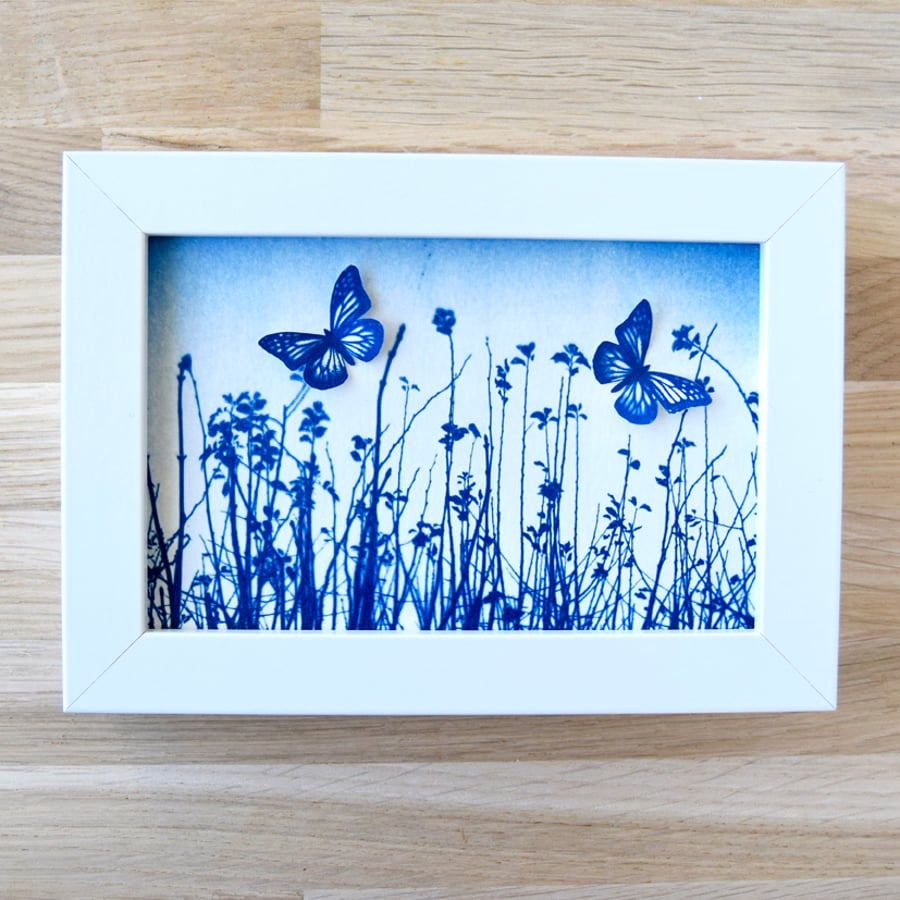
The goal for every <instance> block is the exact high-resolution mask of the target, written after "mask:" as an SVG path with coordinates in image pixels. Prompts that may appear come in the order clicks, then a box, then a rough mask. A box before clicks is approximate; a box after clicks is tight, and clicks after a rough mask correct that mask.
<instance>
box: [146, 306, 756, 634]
mask: <svg viewBox="0 0 900 900" xmlns="http://www.w3.org/2000/svg"><path fill="white" fill-rule="evenodd" d="M432 324H433V327H434V328H435V329H436V331H437V333H438V334H439V335H440V336H441V337H442V338H446V362H445V364H446V377H445V379H444V381H443V383H442V384H441V385H440V386H439V387H438V388H437V389H435V390H432V391H431V393H428V394H427V395H426V394H425V393H423V391H421V390H420V388H419V386H418V385H417V384H415V383H413V382H412V381H410V379H409V378H407V377H406V376H400V377H393V378H392V377H391V371H392V366H393V364H394V362H395V360H396V359H397V358H398V356H399V355H400V352H401V345H402V341H403V337H404V332H405V328H404V327H402V326H401V328H400V329H399V331H398V333H397V335H396V338H395V340H394V342H393V345H392V346H391V348H390V350H389V351H388V353H387V354H386V356H385V358H384V365H383V370H382V374H381V377H380V380H379V382H378V388H377V396H376V397H375V399H374V401H373V403H372V408H371V412H370V413H369V415H371V422H370V425H371V431H370V432H369V433H368V434H365V433H363V434H356V435H355V436H354V437H353V438H352V442H351V445H350V446H349V447H345V448H336V447H334V446H332V444H331V442H330V440H329V424H330V419H329V414H328V412H327V407H326V404H327V400H328V394H327V393H325V392H322V393H319V392H315V393H314V397H311V396H310V394H311V392H310V389H309V388H308V387H307V386H306V384H305V383H303V382H302V381H299V382H298V390H297V393H296V395H295V396H294V397H293V398H292V399H291V400H290V401H289V402H288V403H287V404H285V405H284V406H283V407H282V409H281V410H280V411H279V412H277V413H274V414H273V413H272V412H271V411H270V409H269V405H268V403H267V401H266V399H265V398H264V397H262V396H261V395H260V394H259V393H257V392H251V391H241V392H239V393H236V394H225V395H224V396H223V397H222V398H221V402H220V403H219V404H218V406H217V407H216V408H215V409H214V411H213V412H212V413H211V414H209V415H208V416H207V415H205V414H204V412H203V410H202V404H201V398H200V392H199V389H198V384H197V381H196V379H195V376H194V372H193V366H192V363H191V358H190V356H185V357H183V358H182V360H181V362H180V363H179V366H178V370H177V373H176V379H177V408H176V410H175V416H176V425H177V429H176V433H177V450H176V465H175V468H174V472H175V480H176V484H174V485H165V490H166V492H167V494H168V495H171V496H174V497H175V502H174V508H175V522H174V524H173V525H171V526H170V527H169V530H168V531H167V529H166V526H165V525H164V523H163V516H162V515H161V512H160V503H159V497H160V491H161V488H160V487H159V485H157V484H156V483H155V482H154V480H153V477H152V474H151V470H150V461H149V460H148V473H147V476H148V496H149V521H148V623H149V626H150V627H151V628H198V629H216V628H229V629H273V630H295V629H296V630H323V629H325V630H398V629H413V630H415V629H420V630H523V629H524V630H614V629H625V630H629V629H636V628H641V629H671V630H676V629H714V628H715V629H721V628H750V627H752V626H753V622H754V618H753V601H752V597H753V588H754V584H755V574H756V528H755V517H756V470H755V465H756V455H755V450H754V451H753V453H752V454H751V456H750V458H749V459H747V460H742V461H739V462H741V464H742V465H743V467H744V469H745V471H746V476H741V480H740V482H739V483H732V481H731V480H730V479H729V474H728V473H729V472H734V471H735V467H734V466H729V467H725V465H724V462H725V460H726V459H727V457H728V453H729V451H728V449H727V447H726V446H724V445H721V446H719V445H715V444H714V443H713V438H712V435H711V432H710V421H711V417H714V416H715V415H716V410H717V406H716V404H715V403H714V404H713V405H711V406H706V407H702V408H700V409H690V410H687V411H686V412H684V413H680V414H677V415H678V425H677V431H676V435H675V438H674V440H673V441H672V442H671V444H670V445H669V446H666V447H661V448H656V447H651V448H650V449H647V448H645V450H644V452H645V453H649V452H651V450H652V451H655V452H656V453H658V454H659V457H658V458H657V459H652V460H648V459H644V460H642V459H640V458H638V456H637V454H636V450H635V441H636V440H641V442H642V445H643V443H645V442H644V441H643V435H642V432H641V427H642V426H638V427H637V428H636V429H633V432H632V436H631V437H630V438H628V440H627V443H626V445H625V446H624V447H620V448H618V449H617V450H616V451H607V452H609V453H611V454H612V457H611V458H610V459H604V460H600V459H598V455H597V454H598V448H596V447H593V446H592V447H590V448H589V449H590V459H591V466H590V470H589V472H588V473H587V474H586V472H585V465H584V454H585V450H586V448H585V447H584V446H583V444H584V440H585V438H584V430H583V429H584V423H585V422H587V419H588V412H586V410H590V411H591V412H590V414H591V415H592V416H609V417H615V416H616V414H615V412H614V411H613V409H612V405H611V404H609V405H607V404H606V403H604V402H600V401H599V400H598V398H600V397H602V398H603V400H604V401H605V400H606V399H607V398H606V396H604V395H602V394H601V393H600V392H599V391H598V388H597V385H596V382H594V381H593V380H592V379H591V378H589V377H588V378H585V377H584V376H583V375H582V377H580V378H579V375H581V373H582V372H583V371H584V370H587V371H588V372H590V366H589V365H588V361H587V358H586V356H585V354H584V353H582V351H581V350H580V349H579V347H578V346H577V345H576V344H574V343H568V344H566V345H564V346H563V347H561V348H559V349H557V350H552V349H551V351H550V352H549V354H548V353H546V351H545V352H544V354H541V353H540V352H539V348H538V346H537V344H536V343H535V342H529V343H522V344H519V345H517V346H516V348H515V352H514V353H512V354H511V355H510V356H509V357H507V358H504V359H503V360H502V361H501V362H496V361H495V360H494V357H493V351H492V348H491V346H490V345H489V344H487V343H486V347H485V351H484V352H485V357H486V375H485V376H484V381H483V382H482V387H481V391H482V392H483V393H482V396H483V402H482V404H481V405H482V409H483V418H482V419H481V420H480V421H479V422H475V421H466V420H465V419H463V420H461V419H460V415H461V413H460V408H461V407H460V405H459V403H458V399H459V396H458V391H459V390H461V388H462V379H463V377H464V374H465V373H466V369H467V366H468V363H469V362H470V358H469V357H468V356H467V357H466V358H465V359H464V360H463V362H462V363H461V364H458V362H457V348H456V346H455V343H454V327H455V325H456V318H455V314H454V313H453V311H452V310H446V309H439V310H437V311H436V313H435V315H434V319H433V322H432ZM714 330H715V329H713V331H714ZM673 336H674V338H675V342H674V344H673V348H674V349H675V350H678V351H686V352H687V353H688V354H689V356H690V357H691V358H694V359H696V360H697V363H698V369H697V373H696V377H697V378H698V379H699V380H701V381H702V382H703V383H704V384H705V385H706V386H707V390H709V391H712V390H714V388H713V385H712V384H711V383H710V381H709V377H708V375H705V374H703V373H702V372H701V368H702V366H703V364H704V363H705V362H708V363H709V364H710V365H711V366H712V367H713V368H714V369H715V370H717V371H719V372H720V373H721V374H723V375H724V376H725V380H724V383H725V386H726V387H728V388H729V389H730V390H734V391H736V392H737V393H738V395H739V396H740V398H741V402H742V403H743V404H744V406H745V407H746V408H747V411H748V424H749V425H750V426H752V428H754V429H755V428H756V427H757V424H758V420H757V412H756V409H757V406H758V397H757V395H756V394H755V393H752V392H751V393H745V391H744V390H743V388H742V387H741V385H740V384H739V383H738V381H737V380H736V379H735V378H734V376H733V375H732V373H731V372H730V371H729V369H728V368H727V367H726V366H725V365H724V364H723V363H722V362H721V361H720V360H718V359H717V358H716V357H714V356H713V355H712V353H711V352H710V349H709V347H710V339H711V337H712V332H710V334H709V335H708V336H707V338H706V339H705V340H704V341H701V338H700V335H699V334H698V333H696V332H693V333H692V329H691V327H690V326H682V328H681V329H678V330H677V331H675V332H673ZM478 381H479V376H478V375H476V374H474V373H472V372H470V374H469V376H468V377H467V381H466V392H467V397H468V395H469V392H470V391H472V392H474V391H476V389H477V384H478ZM473 383H474V386H473ZM441 406H443V412H442V413H441V419H442V422H441V424H440V426H439V430H438V433H437V434H434V433H431V434H429V433H427V429H428V427H429V426H428V423H429V422H430V421H433V417H434V415H435V412H436V411H437V410H439V409H440V408H441ZM465 408H466V409H467V410H469V409H472V408H473V405H472V403H471V402H470V403H467V404H466V407H465ZM191 409H192V411H191V412H190V413H189V412H188V410H191ZM195 417H196V424H191V423H193V422H194V418H195ZM151 427H153V423H151ZM187 429H191V430H192V431H193V430H196V433H197V437H198V438H199V441H200V444H201V446H202V447H203V450H202V452H201V453H200V454H199V456H197V457H196V458H194V459H189V458H188V455H187V453H186V451H185V446H186V437H185V434H186V430H187ZM429 445H430V446H432V447H433V452H432V454H430V460H429V453H428V452H427V451H424V452H423V447H427V446H429ZM413 448H415V453H413V452H412V450H413ZM333 454H337V455H336V456H335V455H333ZM410 460H413V462H412V463H411V462H410ZM189 466H190V467H192V469H193V472H194V474H195V475H196V476H197V478H195V479H189V478H188V477H187V474H188V473H187V471H186V470H187V467H189ZM336 472H338V473H339V474H340V476H341V477H340V478H338V477H336ZM731 477H734V476H733V475H732V476H731ZM195 483H198V484H199V485H200V488H199V490H198V496H194V497H190V498H189V497H187V496H186V489H187V488H186V486H187V485H188V484H195ZM339 485H340V488H339ZM339 489H340V491H341V492H342V493H343V495H344V496H341V494H339Z"/></svg>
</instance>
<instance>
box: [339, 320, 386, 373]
mask: <svg viewBox="0 0 900 900" xmlns="http://www.w3.org/2000/svg"><path fill="white" fill-rule="evenodd" d="M335 338H337V340H339V341H340V343H341V346H342V347H343V349H344V350H345V351H347V353H349V354H350V355H351V356H348V357H347V361H348V362H350V363H352V362H353V359H352V358H351V357H352V356H355V357H356V358H357V359H361V360H362V361H363V362H369V361H370V360H373V359H375V357H376V356H378V353H379V351H380V350H381V345H382V343H384V328H383V327H382V324H381V322H378V321H377V320H375V319H359V320H358V321H356V322H354V323H352V325H351V326H350V327H349V328H348V329H347V330H346V331H344V332H341V333H336V334H335Z"/></svg>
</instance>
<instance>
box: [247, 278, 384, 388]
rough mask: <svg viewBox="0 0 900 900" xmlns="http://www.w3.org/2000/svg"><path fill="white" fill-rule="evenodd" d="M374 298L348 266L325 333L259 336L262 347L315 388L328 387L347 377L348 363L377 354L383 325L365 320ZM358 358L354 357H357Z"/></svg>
mask: <svg viewBox="0 0 900 900" xmlns="http://www.w3.org/2000/svg"><path fill="white" fill-rule="evenodd" d="M371 308H372V301H371V300H370V299H369V295H368V294H367V293H366V291H365V289H364V288H363V286H362V280H361V279H360V277H359V269H357V268H356V266H347V268H346V269H344V271H343V272H341V274H340V276H339V277H338V280H337V281H336V282H335V285H334V291H333V292H332V294H331V328H329V329H326V331H325V333H324V334H306V333H305V332H302V331H278V332H276V333H275V334H267V335H266V336H265V337H263V338H260V341H259V346H260V347H262V348H263V350H266V351H268V352H269V353H271V354H272V355H273V356H277V357H278V358H279V359H280V360H281V361H282V362H283V363H284V364H285V365H286V366H287V367H288V368H289V369H292V370H294V371H297V370H299V371H300V374H301V375H302V376H303V380H304V381H305V382H306V383H307V384H308V385H309V386H310V387H313V388H318V389H319V390H326V389H327V388H333V387H337V386H338V385H339V384H343V383H344V382H345V381H346V380H347V366H348V365H351V366H353V365H356V360H357V359H361V360H362V361H363V362H369V361H370V360H373V359H375V357H376V356H378V351H379V350H381V345H382V343H383V342H384V328H383V327H382V325H381V322H378V321H376V320H375V319H363V318H361V316H362V315H363V313H366V312H368V311H369V310H370V309H371ZM354 357H355V358H354Z"/></svg>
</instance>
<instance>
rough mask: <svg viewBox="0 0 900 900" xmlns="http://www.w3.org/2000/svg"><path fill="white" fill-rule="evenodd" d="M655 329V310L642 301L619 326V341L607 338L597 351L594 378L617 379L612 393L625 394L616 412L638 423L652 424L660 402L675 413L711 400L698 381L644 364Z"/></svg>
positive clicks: (706, 403) (664, 407)
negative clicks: (619, 392)
mask: <svg viewBox="0 0 900 900" xmlns="http://www.w3.org/2000/svg"><path fill="white" fill-rule="evenodd" d="M652 331H653V312H652V311H651V309H650V304H649V303H648V302H647V301H646V300H641V302H640V303H638V305H637V306H636V307H635V308H634V309H633V310H632V311H631V315H630V316H629V317H628V318H627V319H626V320H625V321H624V322H623V323H622V324H621V325H619V327H618V328H616V339H617V340H618V343H617V344H614V343H612V342H611V341H604V342H603V343H602V344H601V345H600V346H599V347H598V348H597V352H596V353H595V354H594V377H595V378H596V379H597V381H599V382H600V384H609V383H610V382H613V381H616V382H618V384H617V385H616V386H615V387H614V388H613V393H617V392H618V391H621V392H622V394H621V396H620V397H619V399H618V400H616V412H618V414H619V415H620V416H622V418H623V419H627V420H628V421H629V422H632V423H633V424H635V425H649V424H650V422H652V421H653V420H654V419H655V418H656V405H657V403H659V404H661V405H662V407H663V409H664V410H665V411H666V412H669V413H675V412H681V410H684V409H690V408H691V407H692V406H707V405H708V404H709V403H710V401H711V400H712V398H711V397H710V395H709V393H708V392H707V390H706V388H705V387H703V385H702V384H700V383H699V382H698V381H692V380H691V379H690V378H682V377H681V376H680V375H669V374H667V373H665V372H652V371H651V370H650V366H647V365H644V357H645V356H646V355H647V347H648V345H649V344H650V334H651V332H652Z"/></svg>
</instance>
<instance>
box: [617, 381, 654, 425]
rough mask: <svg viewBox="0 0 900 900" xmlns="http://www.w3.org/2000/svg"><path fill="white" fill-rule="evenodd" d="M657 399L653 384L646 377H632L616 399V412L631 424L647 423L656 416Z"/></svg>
mask: <svg viewBox="0 0 900 900" xmlns="http://www.w3.org/2000/svg"><path fill="white" fill-rule="evenodd" d="M620 387H621V385H620ZM658 399H659V398H658V396H657V392H656V388H655V385H654V384H653V383H652V382H651V381H650V379H649V378H648V377H646V376H645V377H643V378H634V379H632V380H631V381H629V382H628V383H627V384H625V386H624V389H623V390H622V393H621V395H620V396H619V399H618V400H616V404H615V405H616V412H617V413H618V414H619V415H620V416H621V417H622V418H623V419H626V420H627V421H629V422H631V423H632V424H633V425H649V424H650V423H651V422H652V421H653V420H654V419H655V418H656V401H657V400H658Z"/></svg>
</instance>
